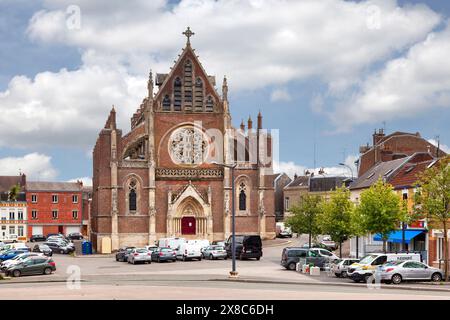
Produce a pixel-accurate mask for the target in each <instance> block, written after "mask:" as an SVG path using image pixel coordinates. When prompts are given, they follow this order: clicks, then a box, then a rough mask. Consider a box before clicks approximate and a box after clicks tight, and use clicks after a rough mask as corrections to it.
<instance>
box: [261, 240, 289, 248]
mask: <svg viewBox="0 0 450 320" xmlns="http://www.w3.org/2000/svg"><path fill="white" fill-rule="evenodd" d="M289 243H292V240H286V241H283V242H280V243H274V244H271V245H266V246H264V245H263V249H264V248H272V247H279V246H284V245H287V244H289Z"/></svg>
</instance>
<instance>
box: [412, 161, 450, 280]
mask: <svg viewBox="0 0 450 320" xmlns="http://www.w3.org/2000/svg"><path fill="white" fill-rule="evenodd" d="M417 183H418V186H419V188H418V190H417V192H416V196H415V199H414V200H415V211H416V212H417V213H420V214H423V215H424V216H426V217H427V218H428V223H429V224H430V225H431V226H432V227H433V228H434V227H437V228H439V229H441V228H442V229H443V231H444V270H445V280H446V281H447V279H448V235H447V232H448V231H447V230H448V221H449V219H450V156H447V157H446V158H444V159H442V160H441V161H439V163H437V164H436V165H435V166H433V167H431V168H428V169H426V170H425V171H424V172H423V174H422V175H421V176H420V178H419V181H418V182H417Z"/></svg>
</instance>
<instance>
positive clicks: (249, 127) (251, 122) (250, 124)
mask: <svg viewBox="0 0 450 320" xmlns="http://www.w3.org/2000/svg"><path fill="white" fill-rule="evenodd" d="M252 128H253V121H252V118H251V117H250V116H248V120H247V129H248V130H249V131H250V130H252Z"/></svg>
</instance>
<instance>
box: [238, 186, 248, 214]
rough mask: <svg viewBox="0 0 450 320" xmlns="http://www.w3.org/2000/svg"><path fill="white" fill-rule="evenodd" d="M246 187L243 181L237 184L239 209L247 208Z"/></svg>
mask: <svg viewBox="0 0 450 320" xmlns="http://www.w3.org/2000/svg"><path fill="white" fill-rule="evenodd" d="M246 191H247V187H246V185H245V183H243V182H242V183H241V184H240V185H239V210H240V211H245V210H247V194H246Z"/></svg>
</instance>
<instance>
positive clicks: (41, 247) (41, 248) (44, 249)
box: [33, 243, 53, 257]
mask: <svg viewBox="0 0 450 320" xmlns="http://www.w3.org/2000/svg"><path fill="white" fill-rule="evenodd" d="M33 252H39V253H43V254H44V255H45V256H47V257H51V256H52V255H53V251H52V249H51V248H50V247H49V246H48V245H46V244H43V243H41V244H36V245H35V246H34V247H33Z"/></svg>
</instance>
